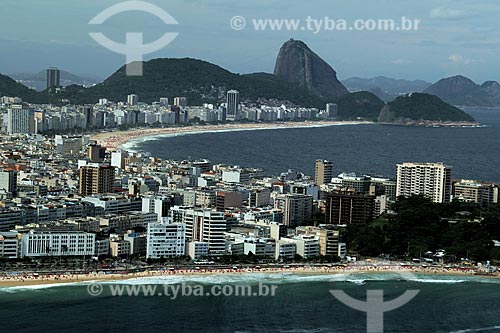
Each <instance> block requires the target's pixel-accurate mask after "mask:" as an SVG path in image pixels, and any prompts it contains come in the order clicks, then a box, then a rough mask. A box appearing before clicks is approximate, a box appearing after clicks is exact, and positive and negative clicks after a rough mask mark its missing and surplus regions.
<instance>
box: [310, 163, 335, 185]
mask: <svg viewBox="0 0 500 333" xmlns="http://www.w3.org/2000/svg"><path fill="white" fill-rule="evenodd" d="M332 178H333V163H332V162H330V161H326V160H316V167H315V172H314V181H315V183H316V184H317V185H323V184H329V183H331V182H332Z"/></svg>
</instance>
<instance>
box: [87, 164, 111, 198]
mask: <svg viewBox="0 0 500 333" xmlns="http://www.w3.org/2000/svg"><path fill="white" fill-rule="evenodd" d="M114 180H115V168H114V167H112V166H109V165H98V164H89V165H86V166H83V167H81V168H80V194H81V195H83V196H87V195H92V194H102V193H111V192H112V191H113V183H114Z"/></svg>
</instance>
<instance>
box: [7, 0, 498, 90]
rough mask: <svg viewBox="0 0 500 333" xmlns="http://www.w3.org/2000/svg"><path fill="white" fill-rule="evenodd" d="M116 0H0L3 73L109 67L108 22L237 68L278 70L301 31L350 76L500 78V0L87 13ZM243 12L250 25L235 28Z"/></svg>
mask: <svg viewBox="0 0 500 333" xmlns="http://www.w3.org/2000/svg"><path fill="white" fill-rule="evenodd" d="M119 2H120V1H117V0H1V1H0V13H1V14H2V15H1V18H0V45H1V46H0V73H15V72H37V71H39V70H41V69H43V68H45V67H48V66H57V67H59V68H61V69H65V70H68V71H71V72H73V73H76V74H92V75H96V76H98V77H102V78H104V77H106V76H108V75H110V74H111V73H113V72H114V71H115V70H116V69H117V68H118V67H120V66H121V65H123V64H124V62H125V57H124V56H122V55H118V54H115V53H113V52H111V51H109V50H107V49H105V48H103V47H102V46H100V45H99V44H97V42H95V41H94V40H93V39H92V38H91V37H90V36H89V35H88V33H89V32H92V31H99V32H103V33H104V34H105V35H106V36H108V37H109V38H110V39H113V40H115V41H117V42H120V43H122V42H124V40H125V33H126V32H143V33H144V36H145V40H146V42H151V41H154V40H156V39H158V38H159V37H161V36H162V35H163V34H164V33H165V32H179V36H178V37H177V38H176V39H175V40H174V41H173V42H172V43H171V44H169V45H168V46H167V47H165V48H164V49H162V50H160V51H158V52H155V53H152V54H149V55H147V56H146V59H152V58H161V57H175V58H177V57H192V58H198V59H203V60H207V61H210V62H213V63H215V64H217V65H220V66H222V67H224V68H227V69H229V70H231V71H233V72H238V73H250V72H272V71H273V68H274V62H275V59H276V55H277V53H278V50H279V48H280V46H281V44H282V43H283V42H285V41H286V40H288V39H289V38H295V39H301V40H303V41H304V42H306V43H307V44H308V45H309V46H310V47H311V48H312V49H313V50H314V51H315V52H316V53H318V54H319V55H320V56H321V57H323V58H324V59H325V60H326V61H327V62H329V63H330V64H331V65H332V67H333V68H334V69H335V70H336V71H337V73H338V75H339V77H340V78H341V79H344V78H348V77H352V76H360V77H373V76H377V75H385V76H389V77H395V78H405V79H423V80H427V81H432V82H433V81H436V80H438V79H440V78H442V77H445V76H451V75H455V74H462V75H465V76H468V77H470V78H472V79H473V80H475V81H477V82H480V83H481V82H482V81H485V80H500V72H499V71H500V66H498V64H499V62H500V60H499V55H500V53H499V51H500V21H499V17H500V1H498V0H476V1H474V0H470V1H466V0H449V1H448V0H418V1H417V0H415V1H414V0H397V1H394V0H308V1H299V0H248V1H243V0H148V2H150V3H153V4H155V5H158V6H159V7H161V8H163V9H164V10H165V11H167V12H168V13H170V14H171V16H173V17H174V18H175V19H176V20H177V21H178V22H179V24H178V25H165V23H164V22H163V21H161V20H160V19H159V18H157V17H155V16H154V15H151V14H148V13H142V12H127V13H121V14H119V15H116V16H115V17H113V18H110V19H109V20H107V21H106V22H105V23H104V24H103V25H101V26H97V27H96V26H91V25H89V24H88V22H89V21H90V20H91V19H92V18H93V17H94V16H95V15H97V14H98V13H99V12H101V11H102V10H104V9H105V8H107V7H109V6H111V5H113V4H116V3H119ZM236 15H240V16H243V17H244V18H245V19H246V20H247V23H248V24H247V28H246V29H244V30H241V31H235V30H233V29H231V27H230V24H229V22H230V19H231V18H232V17H233V16H236ZM307 16H311V17H312V18H315V19H320V18H324V17H325V16H328V17H329V18H331V19H337V20H338V19H346V20H350V21H353V20H355V19H358V18H359V19H380V18H393V19H395V20H397V21H398V22H399V20H400V18H401V17H402V16H406V17H408V18H412V19H420V20H421V21H422V22H421V23H420V29H419V30H418V31H412V32H403V31H397V32H396V31H391V32H380V31H377V32H375V31H363V32H359V31H320V32H319V33H316V34H315V33H313V32H311V31H286V30H283V31H265V32H263V31H255V30H254V29H253V27H252V23H251V20H252V19H254V18H255V19H259V18H276V19H281V18H294V19H295V18H296V19H305V18H306V17H307Z"/></svg>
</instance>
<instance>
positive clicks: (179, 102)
mask: <svg viewBox="0 0 500 333" xmlns="http://www.w3.org/2000/svg"><path fill="white" fill-rule="evenodd" d="M187 104H188V102H187V98H186V97H175V98H174V106H178V107H180V108H185V107H186V106H187Z"/></svg>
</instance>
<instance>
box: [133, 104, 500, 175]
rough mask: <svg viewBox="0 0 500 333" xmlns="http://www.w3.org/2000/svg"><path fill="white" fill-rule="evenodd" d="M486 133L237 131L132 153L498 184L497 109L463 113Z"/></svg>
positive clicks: (378, 128) (151, 144)
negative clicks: (401, 167)
mask: <svg viewBox="0 0 500 333" xmlns="http://www.w3.org/2000/svg"><path fill="white" fill-rule="evenodd" d="M466 111H467V112H468V113H470V114H471V115H472V116H474V117H475V118H476V120H477V121H479V122H480V123H481V124H483V125H484V126H485V127H480V128H425V127H402V126H387V125H385V126H384V125H345V126H330V127H318V128H294V129H280V130H258V131H236V132H218V133H202V134H196V135H185V134H183V135H177V136H171V137H158V138H153V139H151V138H149V139H147V140H142V142H141V141H139V142H136V143H135V147H134V149H137V150H142V151H146V152H150V153H151V154H153V155H154V156H157V157H160V158H164V159H175V160H184V159H199V158H208V159H209V160H211V161H212V162H214V163H226V164H231V165H240V166H245V167H258V168H263V169H264V170H265V171H266V174H269V175H278V174H280V173H281V172H284V171H286V170H288V169H296V170H298V171H301V172H304V173H306V174H310V175H312V174H313V173H314V162H315V160H316V159H328V160H331V161H333V162H334V168H335V169H334V171H335V173H338V174H339V173H341V172H356V173H358V174H371V175H381V176H386V177H395V170H396V164H397V163H400V162H405V161H416V162H444V163H446V164H448V165H450V166H452V167H453V178H457V179H458V178H465V179H476V180H483V181H495V182H500V168H499V164H500V110H491V109H467V110H466Z"/></svg>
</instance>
